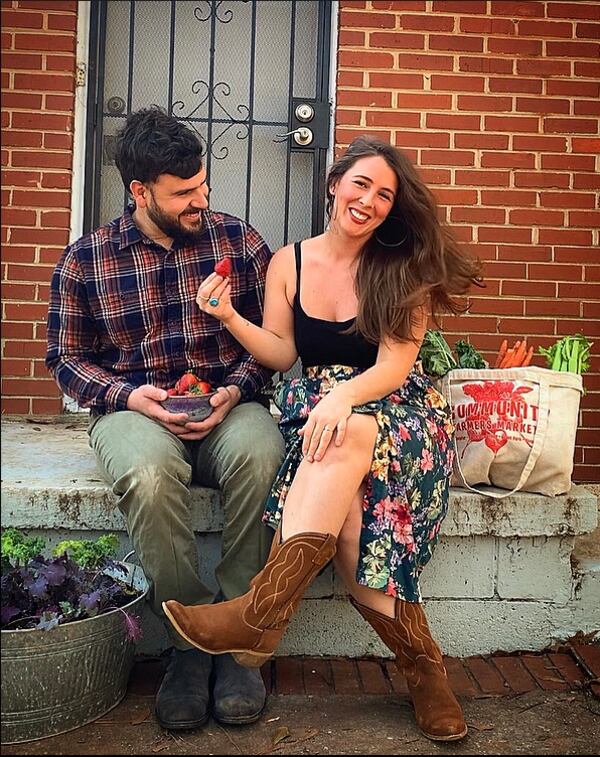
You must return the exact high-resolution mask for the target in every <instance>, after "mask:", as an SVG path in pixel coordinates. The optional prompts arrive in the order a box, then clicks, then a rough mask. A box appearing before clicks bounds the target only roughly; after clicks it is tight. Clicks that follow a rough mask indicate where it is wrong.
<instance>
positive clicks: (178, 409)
mask: <svg viewBox="0 0 600 757" xmlns="http://www.w3.org/2000/svg"><path fill="white" fill-rule="evenodd" d="M167 394H168V397H167V399H166V400H163V401H162V402H161V403H160V404H161V405H162V406H163V407H164V409H165V410H168V411H169V412H170V413H186V415H187V416H188V418H187V420H188V421H194V422H196V423H197V422H198V421H203V420H205V419H206V418H208V416H209V415H210V414H211V413H212V411H213V410H214V408H213V406H212V405H211V404H210V398H211V397H212V396H213V395H214V394H216V392H214V391H213V389H212V387H211V385H210V384H209V383H208V381H202V379H199V378H198V377H197V376H196V375H195V374H194V373H191V372H188V373H184V374H183V376H182V377H181V378H180V379H179V380H178V381H177V383H176V384H175V386H174V387H172V388H171V389H167Z"/></svg>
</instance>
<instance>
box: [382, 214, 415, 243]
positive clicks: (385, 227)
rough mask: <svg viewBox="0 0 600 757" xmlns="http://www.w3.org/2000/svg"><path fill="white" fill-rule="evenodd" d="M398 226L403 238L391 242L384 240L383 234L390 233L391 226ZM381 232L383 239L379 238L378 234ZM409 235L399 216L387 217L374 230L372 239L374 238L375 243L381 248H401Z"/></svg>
mask: <svg viewBox="0 0 600 757" xmlns="http://www.w3.org/2000/svg"><path fill="white" fill-rule="evenodd" d="M394 222H395V224H396V225H398V226H399V227H400V229H401V230H402V231H404V236H403V237H402V238H401V239H395V240H393V241H389V239H386V238H385V232H389V231H391V228H390V227H391V226H392V224H394ZM381 231H383V232H384V236H383V239H382V238H381V237H380V236H379V232H381ZM409 233H410V229H409V228H407V227H406V225H405V224H404V222H403V219H402V218H401V217H399V216H388V217H387V218H386V220H385V221H384V223H382V224H381V226H379V227H378V228H377V229H375V233H374V234H373V237H374V238H375V241H376V242H377V243H378V244H380V245H381V246H382V247H401V246H402V245H403V244H404V242H406V240H407V239H408V236H409Z"/></svg>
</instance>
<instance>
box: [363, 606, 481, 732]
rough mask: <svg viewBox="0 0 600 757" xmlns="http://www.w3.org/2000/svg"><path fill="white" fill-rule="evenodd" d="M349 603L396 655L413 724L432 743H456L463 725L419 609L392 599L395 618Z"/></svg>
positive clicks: (421, 611)
mask: <svg viewBox="0 0 600 757" xmlns="http://www.w3.org/2000/svg"><path fill="white" fill-rule="evenodd" d="M350 601H351V602H352V604H353V605H354V607H356V609H357V610H358V612H359V613H360V614H361V615H362V616H363V618H365V620H367V621H368V622H369V623H370V624H371V625H372V626H373V628H374V629H375V630H376V631H377V633H378V634H379V636H380V637H381V639H382V640H383V642H384V643H385V644H386V645H387V646H388V647H389V648H390V649H391V650H392V652H394V653H395V655H396V663H397V665H398V667H399V668H400V670H401V672H402V674H403V675H404V677H405V678H406V681H407V683H408V690H409V692H410V695H411V698H412V701H413V705H414V708H415V717H416V719H417V724H418V726H419V728H420V729H421V732H422V733H423V735H424V736H427V738H428V739H432V741H458V740H459V739H462V738H463V737H464V736H466V735H467V724H466V723H465V719H464V717H463V713H462V710H461V707H460V705H459V703H458V702H457V700H456V697H455V696H454V694H453V692H452V689H451V688H450V685H449V683H448V676H447V674H446V669H445V667H444V663H443V660H442V653H441V652H440V648H439V647H438V645H437V644H436V643H435V641H434V640H433V638H432V636H431V632H430V630H429V626H428V625H427V618H426V617H425V612H424V610H423V607H422V606H421V605H420V604H418V603H417V602H403V601H402V600H400V599H397V600H396V618H395V619H393V618H389V617H387V615H382V614H381V613H379V612H377V611H376V610H372V609H371V608H370V607H366V606H365V605H361V604H359V603H358V602H357V601H356V600H355V599H353V598H352V597H351V598H350Z"/></svg>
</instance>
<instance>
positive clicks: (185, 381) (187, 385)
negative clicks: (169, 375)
mask: <svg viewBox="0 0 600 757" xmlns="http://www.w3.org/2000/svg"><path fill="white" fill-rule="evenodd" d="M197 383H198V377H197V376H194V374H193V373H184V374H183V376H182V377H181V378H180V379H179V381H178V382H177V391H178V392H179V394H184V393H185V392H188V391H189V390H190V389H191V388H192V387H193V386H196V384H197Z"/></svg>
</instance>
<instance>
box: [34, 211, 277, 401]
mask: <svg viewBox="0 0 600 757" xmlns="http://www.w3.org/2000/svg"><path fill="white" fill-rule="evenodd" d="M132 210H133V206H132V207H130V208H127V209H126V211H125V212H124V214H123V215H122V216H121V217H120V218H117V219H115V220H114V221H112V222H111V223H109V224H107V225H106V226H102V227H101V228H99V229H97V230H96V231H93V232H91V233H90V234H86V235H85V236H83V237H81V238H80V239H79V240H77V241H76V242H74V243H73V244H71V245H69V246H68V247H67V248H66V249H65V251H64V253H63V255H62V257H61V259H60V261H59V263H58V265H57V266H56V269H55V271H54V275H53V277H52V282H51V288H50V302H49V309H48V352H47V355H46V366H47V367H48V369H49V370H50V372H51V373H52V375H53V376H54V378H55V379H56V382H57V383H58V385H59V386H60V388H61V389H62V390H63V391H64V392H65V393H66V394H68V395H69V396H70V397H72V398H73V399H75V400H76V401H77V402H78V403H79V405H80V406H81V407H88V408H90V409H91V412H92V414H93V415H102V414H105V413H110V412H114V411H116V410H125V409H126V408H127V399H128V397H129V395H130V393H131V392H132V391H133V389H135V388H136V387H138V386H141V385H142V384H152V385H154V386H157V387H160V388H168V387H170V386H173V385H174V384H175V382H176V380H177V379H178V378H179V377H180V376H181V375H182V374H183V373H185V372H186V371H193V372H194V373H196V374H197V375H198V376H199V377H200V378H201V379H203V380H205V381H209V382H210V383H211V384H212V385H213V386H215V387H217V386H224V385H227V384H235V385H237V386H238V387H239V388H240V390H241V392H242V400H249V399H252V397H253V396H254V395H255V394H256V393H257V392H258V391H260V390H261V389H262V388H263V387H265V385H266V384H267V383H268V382H269V379H270V377H271V375H272V373H273V372H272V371H270V370H268V369H266V368H264V367H262V366H260V365H259V364H258V363H257V362H256V360H254V358H252V357H251V356H250V355H249V354H248V353H247V352H245V351H244V349H243V348H242V346H241V345H240V344H239V343H238V342H237V341H236V340H235V339H234V338H233V337H232V336H231V335H230V334H229V332H228V331H227V329H226V328H224V326H223V325H222V324H221V323H220V322H219V321H218V320H217V319H216V318H213V317H212V316H210V315H208V314H206V313H203V312H202V311H201V310H200V308H199V307H198V305H197V304H196V301H195V300H196V293H197V291H198V286H199V284H200V283H201V282H202V280H203V279H205V278H206V277H207V276H208V275H209V274H210V273H211V272H212V271H213V269H214V266H215V263H216V262H217V260H222V259H223V258H225V257H229V258H230V259H231V263H232V273H231V289H232V293H231V297H232V302H233V305H234V307H235V308H236V310H237V311H238V312H239V313H241V315H242V316H243V317H244V318H247V319H248V320H249V321H251V322H252V323H256V324H258V325H260V323H261V318H262V309H263V296H264V286H265V275H266V270H267V266H268V263H269V260H270V258H271V252H270V250H269V248H268V246H267V245H266V243H265V242H264V240H263V239H262V238H261V236H260V235H259V234H258V233H257V232H256V231H255V230H254V229H253V228H252V227H251V226H249V225H248V224H247V223H245V222H244V221H241V220H240V219H238V218H235V217H233V216H230V215H227V214H225V213H214V212H212V211H205V213H204V215H203V217H204V233H203V235H202V236H201V238H200V240H199V241H198V242H197V243H196V244H194V245H193V246H190V245H185V246H179V245H177V244H174V245H173V247H172V248H171V249H170V250H166V249H165V248H163V247H161V246H160V245H158V244H156V243H155V242H152V241H151V240H150V239H148V238H147V237H145V236H144V235H143V234H142V233H141V232H140V230H139V229H138V227H137V226H136V225H135V223H134V221H133V218H132Z"/></svg>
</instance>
